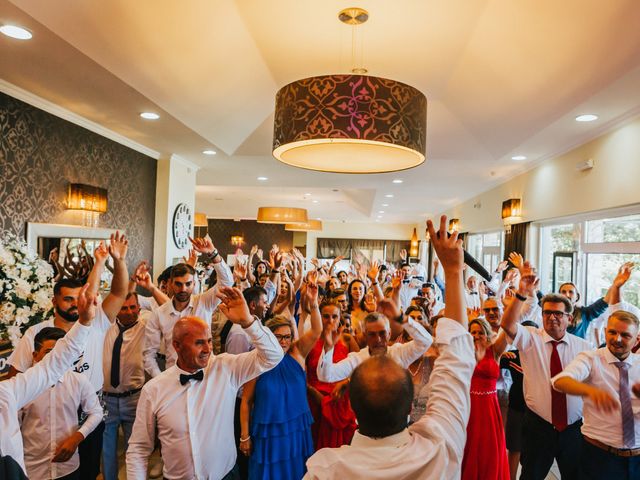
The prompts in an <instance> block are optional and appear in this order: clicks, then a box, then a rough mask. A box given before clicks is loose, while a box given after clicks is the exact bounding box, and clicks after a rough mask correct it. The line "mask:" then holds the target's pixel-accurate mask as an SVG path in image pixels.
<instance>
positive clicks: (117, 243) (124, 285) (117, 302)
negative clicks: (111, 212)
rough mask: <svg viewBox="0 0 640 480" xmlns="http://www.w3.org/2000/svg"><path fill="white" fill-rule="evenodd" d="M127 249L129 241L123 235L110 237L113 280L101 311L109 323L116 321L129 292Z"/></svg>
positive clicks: (118, 233)
mask: <svg viewBox="0 0 640 480" xmlns="http://www.w3.org/2000/svg"><path fill="white" fill-rule="evenodd" d="M128 249H129V241H128V240H127V239H126V237H125V236H124V235H121V234H120V232H116V233H115V234H112V235H111V241H110V242H109V255H111V258H112V259H113V279H112V280H111V291H110V292H109V295H107V297H106V298H105V299H104V300H103V302H102V310H103V311H104V313H105V315H106V316H107V318H108V319H109V321H111V322H114V321H115V320H116V316H117V315H118V312H120V308H121V307H122V305H123V304H124V301H125V300H126V298H127V293H128V291H129V273H128V272H127V263H126V261H125V259H126V257H127V250H128Z"/></svg>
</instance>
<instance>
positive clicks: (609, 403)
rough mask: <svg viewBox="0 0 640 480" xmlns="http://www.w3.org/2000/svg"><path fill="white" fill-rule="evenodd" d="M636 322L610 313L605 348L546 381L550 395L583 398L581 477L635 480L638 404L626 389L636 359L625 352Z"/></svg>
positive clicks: (639, 453) (637, 371) (639, 448)
mask: <svg viewBox="0 0 640 480" xmlns="http://www.w3.org/2000/svg"><path fill="white" fill-rule="evenodd" d="M638 326H639V324H638V318H637V317H636V316H635V315H633V314H632V313H629V312H624V311H617V312H614V313H613V314H612V315H611V316H610V317H609V319H608V321H607V328H606V330H605V338H606V346H605V347H602V348H599V349H597V350H590V351H587V352H582V353H581V354H580V355H578V356H577V357H576V359H575V360H574V361H573V362H571V363H570V364H569V365H568V366H567V367H566V368H565V369H564V371H563V372H562V373H560V374H559V375H556V376H555V377H554V378H552V379H551V381H552V383H553V386H554V388H555V389H556V390H559V391H561V392H564V393H566V394H569V395H578V396H581V397H582V398H584V400H585V402H584V425H583V426H582V435H583V439H584V443H583V444H582V456H581V460H580V468H581V472H580V473H581V477H580V478H585V479H590V478H594V479H595V478H616V479H620V480H631V479H637V478H640V403H638V402H637V401H636V400H634V399H633V397H632V393H631V387H632V385H634V384H635V383H637V382H640V355H636V354H634V353H631V348H632V347H633V345H634V344H635V341H636V338H637V336H638Z"/></svg>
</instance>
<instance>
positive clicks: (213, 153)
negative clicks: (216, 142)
mask: <svg viewBox="0 0 640 480" xmlns="http://www.w3.org/2000/svg"><path fill="white" fill-rule="evenodd" d="M202 153H204V154H205V155H215V154H216V153H218V152H216V151H215V150H203V151H202Z"/></svg>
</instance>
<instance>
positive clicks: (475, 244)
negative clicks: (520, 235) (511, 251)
mask: <svg viewBox="0 0 640 480" xmlns="http://www.w3.org/2000/svg"><path fill="white" fill-rule="evenodd" d="M467 251H468V252H469V253H470V254H471V256H472V257H474V258H475V259H476V260H478V261H479V262H480V263H481V264H482V266H483V267H484V268H486V269H487V270H488V271H489V272H493V271H494V270H495V269H496V267H497V266H498V263H500V260H502V232H501V231H498V232H489V233H476V234H471V235H469V236H468V237H467Z"/></svg>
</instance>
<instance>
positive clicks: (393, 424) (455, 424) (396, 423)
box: [304, 216, 476, 480]
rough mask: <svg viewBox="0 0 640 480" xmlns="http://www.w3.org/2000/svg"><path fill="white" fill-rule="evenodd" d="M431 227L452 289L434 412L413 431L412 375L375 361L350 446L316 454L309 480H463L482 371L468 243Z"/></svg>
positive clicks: (364, 375) (359, 388)
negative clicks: (467, 273)
mask: <svg viewBox="0 0 640 480" xmlns="http://www.w3.org/2000/svg"><path fill="white" fill-rule="evenodd" d="M427 227H428V229H429V233H430V235H431V241H432V244H433V246H434V248H435V250H436V252H437V253H438V256H439V257H440V259H441V261H442V264H443V267H444V269H445V276H446V278H447V284H448V285H449V286H448V288H447V291H446V301H447V307H446V311H445V316H446V317H448V318H441V319H440V321H439V322H438V336H437V338H436V342H437V344H438V349H439V351H440V356H439V357H438V359H437V360H436V362H435V365H434V369H433V372H432V373H431V380H430V385H431V393H430V395H429V400H428V402H427V413H426V414H425V415H424V416H423V417H422V418H421V419H420V420H418V421H417V422H416V423H414V424H413V425H411V426H410V427H409V428H407V418H408V416H409V412H410V410H411V403H412V398H413V382H412V381H411V377H410V375H409V373H408V372H407V371H406V370H404V369H402V367H401V366H400V365H398V364H397V363H396V362H394V361H393V360H392V359H391V358H390V357H388V356H376V357H371V358H370V359H368V360H367V361H366V362H365V363H363V364H362V365H360V366H359V367H358V368H357V369H356V371H355V372H354V374H353V376H352V378H351V383H350V386H349V389H350V392H349V393H350V398H351V405H352V407H353V410H354V412H355V414H356V417H357V419H358V431H357V432H356V433H355V435H354V437H353V440H352V441H351V445H345V446H342V447H340V448H323V449H322V450H319V451H318V452H316V453H315V454H314V455H313V456H312V457H311V458H310V459H309V460H308V461H307V468H308V472H307V475H306V476H305V477H304V478H305V479H310V480H311V479H313V480H330V479H360V478H366V479H368V480H378V479H380V480H382V479H385V480H386V479H396V478H398V479H399V478H402V479H405V480H421V479H428V478H439V479H447V480H448V479H459V478H460V467H461V462H462V456H463V454H464V445H465V441H466V426H467V421H468V420H469V409H470V400H469V388H470V384H471V375H472V373H473V369H474V367H475V364H476V361H475V356H474V351H473V341H472V340H471V336H470V335H469V333H468V332H467V312H466V306H465V302H464V291H463V282H462V265H463V255H462V242H461V241H459V240H457V234H453V235H452V236H451V237H450V238H447V235H446V217H444V216H443V217H442V219H441V222H440V231H439V233H438V234H436V232H435V231H434V229H433V225H432V224H431V221H429V222H427ZM438 235H439V236H438ZM452 319H457V320H452Z"/></svg>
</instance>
